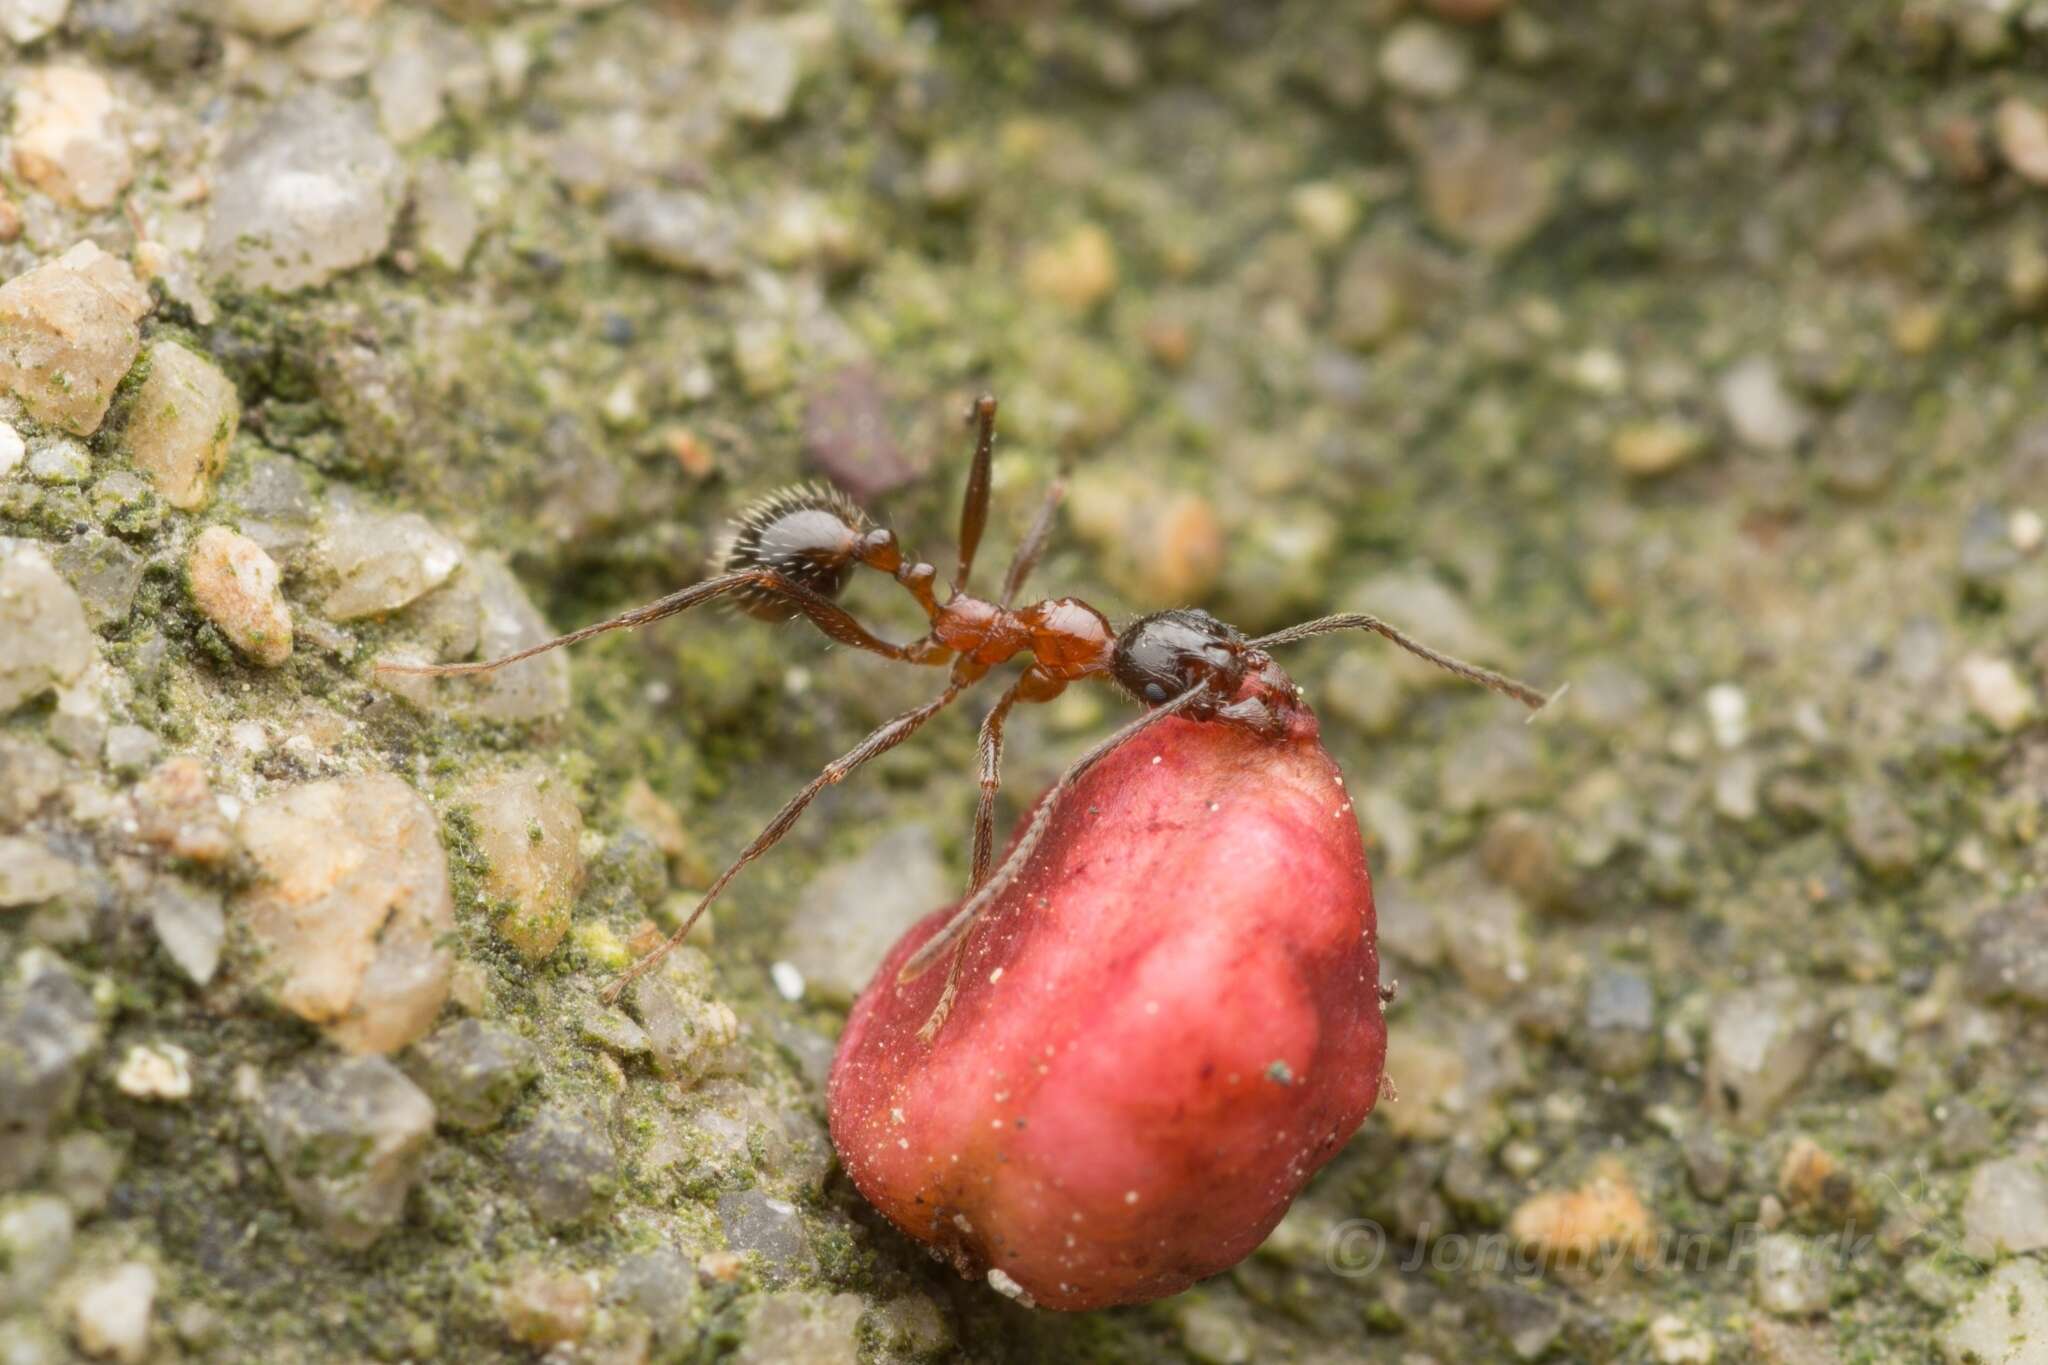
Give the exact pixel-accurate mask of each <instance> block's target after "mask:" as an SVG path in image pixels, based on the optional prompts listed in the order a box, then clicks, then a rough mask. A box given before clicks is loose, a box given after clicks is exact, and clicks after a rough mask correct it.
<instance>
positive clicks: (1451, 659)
mask: <svg viewBox="0 0 2048 1365" xmlns="http://www.w3.org/2000/svg"><path fill="white" fill-rule="evenodd" d="M1340 630H1369V631H1371V632H1373V634H1375V635H1378V636H1381V637H1383V638H1385V639H1388V640H1391V641H1393V642H1394V643H1395V644H1397V645H1399V646H1400V647H1401V648H1403V649H1405V650H1407V651H1408V652H1409V653H1410V654H1413V655H1415V656H1416V657H1417V658H1420V659H1427V660H1429V661H1430V662H1431V663H1433V664H1435V665H1436V666H1437V667H1438V668H1441V669H1444V670H1445V671H1446V672H1450V673H1455V674H1457V675H1458V676H1459V677H1461V678H1463V679H1465V680H1466V681H1468V682H1475V683H1478V684H1479V685H1480V686H1481V687H1484V688H1489V689H1491V690H1492V691H1495V692H1498V693H1500V694H1501V695H1502V696H1504V697H1513V698H1514V699H1515V700H1516V701H1518V702H1520V703H1522V705H1524V706H1526V707H1528V708H1529V709H1530V710H1532V711H1541V710H1542V709H1543V708H1544V707H1546V706H1548V705H1549V704H1550V702H1551V700H1552V699H1551V697H1550V696H1548V695H1547V694H1545V693H1543V692H1540V691H1538V690H1537V689H1536V688H1534V687H1531V686H1530V685H1529V684H1528V683H1525V682H1522V681H1521V680H1519V679H1517V678H1510V677H1509V676H1508V675H1507V674H1505V673H1496V672H1494V671H1493V670H1492V669H1490V668H1481V667H1480V666H1479V665H1477V664H1469V663H1466V662H1465V661H1464V660H1463V659H1460V658H1457V657H1455V656H1454V655H1450V654H1445V653H1443V652H1442V651H1441V650H1435V649H1431V648H1430V647H1429V646H1428V645H1426V644H1424V643H1422V641H1420V640H1417V639H1415V638H1414V637H1413V636H1410V635H1405V634H1403V633H1402V632H1401V631H1399V630H1396V629H1395V628H1394V627H1393V626H1390V625H1388V624H1387V623H1386V622H1385V621H1382V620H1380V618H1379V617H1377V616H1367V615H1365V614H1364V613H1363V612H1346V613H1344V614H1342V615H1338V616H1321V617H1317V618H1316V619H1315V620H1313V621H1304V622H1302V623H1301V624H1300V625H1298V626H1289V627H1288V628H1287V629H1286V630H1276V631H1274V632H1273V633H1272V634H1271V635H1262V636H1260V637H1259V638H1258V639H1256V640H1253V641H1252V642H1251V644H1252V648H1254V649H1271V648H1272V647H1273V646H1274V645H1291V644H1293V643H1294V642H1295V641H1296V640H1306V639H1308V638H1309V637H1311V636H1315V635H1329V634H1333V633H1334V632H1336V631H1340Z"/></svg>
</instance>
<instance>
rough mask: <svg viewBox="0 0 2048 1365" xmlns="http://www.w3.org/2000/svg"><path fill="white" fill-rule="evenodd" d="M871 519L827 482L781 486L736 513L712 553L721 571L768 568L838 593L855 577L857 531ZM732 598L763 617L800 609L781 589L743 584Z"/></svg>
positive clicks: (830, 594)
mask: <svg viewBox="0 0 2048 1365" xmlns="http://www.w3.org/2000/svg"><path fill="white" fill-rule="evenodd" d="M873 526H874V523H872V522H870V521H869V520H868V516H867V513H865V512H863V511H861V510H860V508H858V507H856V506H855V505H854V503H853V499H851V498H849V497H847V496H846V494H844V493H842V492H840V491H839V490H838V489H836V488H833V487H831V486H830V485H829V484H815V483H813V484H800V485H798V486H796V487H794V488H784V489H779V490H777V491H776V492H773V493H770V494H769V495H768V496H767V497H765V498H761V499H760V500H758V501H756V502H753V503H751V504H749V505H748V506H747V508H746V510H744V511H742V512H741V513H740V514H739V515H738V516H737V517H734V518H733V520H732V524H731V525H730V526H729V527H728V528H727V529H726V532H725V535H724V536H722V537H721V538H720V540H719V543H718V548H717V550H716V552H715V553H714V554H713V556H712V559H713V563H714V565H715V566H716V568H717V571H718V572H719V573H721V574H729V573H736V572H740V571H743V570H747V569H771V570H773V571H775V572H776V573H779V574H781V575H782V576H783V577H785V578H787V579H789V580H790V581H791V582H793V583H799V584H802V585H803V586H804V587H806V588H808V589H810V590H811V591H812V592H814V593H816V594H817V595H818V596H820V597H825V598H835V599H836V598H837V597H838V596H839V595H840V594H841V593H843V592H845V591H846V585H847V584H848V583H849V582H851V581H852V580H853V570H854V565H855V562H856V561H855V556H856V555H857V554H858V553H859V550H860V543H861V537H862V536H864V535H865V534H866V533H867V532H868V531H870V530H872V529H873ZM731 600H732V604H733V605H734V606H735V607H737V608H738V609H739V610H741V611H743V612H745V613H746V614H747V615H749V616H752V617H755V618H756V619H758V620H762V621H787V620H790V619H791V618H793V617H796V616H799V615H801V614H802V613H801V611H800V610H799V609H798V608H797V606H796V605H795V604H794V603H793V602H791V601H790V599H789V597H788V596H787V595H785V594H782V593H777V592H773V591H771V590H769V589H767V588H764V587H758V586H751V585H750V586H747V587H743V588H741V589H739V590H738V591H736V592H734V593H733V595H732V599H731Z"/></svg>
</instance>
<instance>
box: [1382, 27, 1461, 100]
mask: <svg viewBox="0 0 2048 1365" xmlns="http://www.w3.org/2000/svg"><path fill="white" fill-rule="evenodd" d="M1380 75H1381V76H1383V77H1384V78H1385V79H1386V82H1387V84H1388V85H1391V86H1392V87H1394V89H1396V90H1398V91H1400V92H1401V93H1402V94H1404V95H1408V96H1410V97H1412V98H1415V99H1421V100H1447V99H1449V98H1451V97H1452V96H1453V95H1456V94H1457V93H1458V92H1459V91H1460V90H1463V89H1464V88H1465V85H1466V83H1467V82H1468V81H1470V80H1471V79H1472V54H1471V53H1470V51H1468V50H1467V48H1466V47H1465V44H1464V43H1463V42H1462V41H1460V40H1459V38H1458V37H1457V35H1456V34H1453V33H1451V32H1450V31H1449V30H1447V29H1444V28H1441V27H1439V26H1438V25H1436V24H1432V23H1428V22H1427V21H1424V20H1420V19H1410V20H1407V21H1406V22H1404V23H1401V24H1398V25H1396V26H1395V28H1394V30H1393V31H1392V32H1391V33H1389V34H1388V35H1387V40H1386V42H1385V43H1384V44H1382V45H1381V47H1380Z"/></svg>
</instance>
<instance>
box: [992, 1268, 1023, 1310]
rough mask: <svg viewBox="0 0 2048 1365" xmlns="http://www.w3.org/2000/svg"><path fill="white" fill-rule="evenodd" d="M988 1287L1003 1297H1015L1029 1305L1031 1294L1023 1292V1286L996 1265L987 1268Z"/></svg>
mask: <svg viewBox="0 0 2048 1365" xmlns="http://www.w3.org/2000/svg"><path fill="white" fill-rule="evenodd" d="M988 1287H989V1288H990V1289H993V1290H995V1291H996V1293H998V1294H1001V1295H1002V1296H1003V1297H1005V1298H1010V1299H1015V1300H1016V1301H1017V1302H1019V1303H1021V1304H1023V1305H1025V1306H1026V1307H1029V1306H1030V1304H1031V1296H1030V1295H1029V1294H1027V1293H1025V1292H1024V1286H1023V1285H1021V1284H1018V1283H1017V1282H1016V1281H1015V1280H1013V1279H1011V1278H1010V1276H1009V1275H1008V1273H1006V1272H1005V1271H1003V1270H1002V1269H1001V1268H999V1267H997V1266H990V1267H989V1268H988Z"/></svg>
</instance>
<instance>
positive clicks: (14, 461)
mask: <svg viewBox="0 0 2048 1365" xmlns="http://www.w3.org/2000/svg"><path fill="white" fill-rule="evenodd" d="M27 452H28V443H27V442H26V441H24V440H22V439H21V433H20V432H18V431H16V430H15V429H14V428H13V427H11V426H8V425H7V423H5V422H0V479H4V478H6V477H7V476H8V475H10V474H12V473H13V472H14V471H15V468H16V467H17V466H19V465H20V464H21V457H22V456H23V455H24V454H26V453H27Z"/></svg>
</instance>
